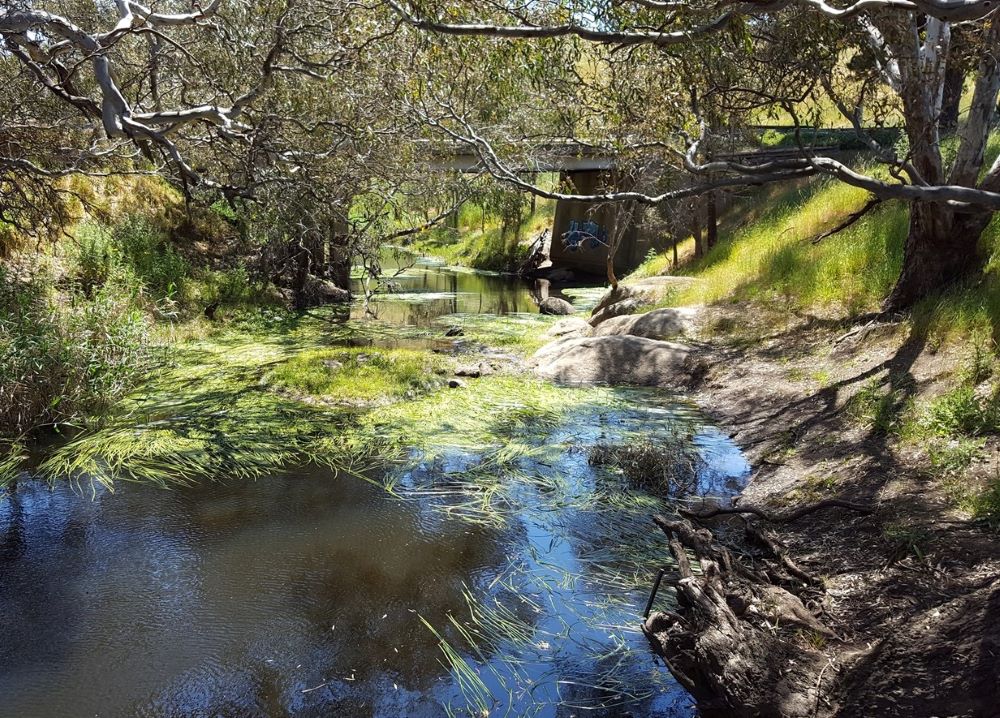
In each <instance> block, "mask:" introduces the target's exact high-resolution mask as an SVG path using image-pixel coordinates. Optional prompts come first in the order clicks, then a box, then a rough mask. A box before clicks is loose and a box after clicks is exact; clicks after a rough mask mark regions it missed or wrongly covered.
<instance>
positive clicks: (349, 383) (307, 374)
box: [265, 348, 446, 402]
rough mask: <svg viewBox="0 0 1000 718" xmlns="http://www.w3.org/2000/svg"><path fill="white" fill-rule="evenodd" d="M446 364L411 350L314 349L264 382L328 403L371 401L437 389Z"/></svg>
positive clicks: (279, 367)
mask: <svg viewBox="0 0 1000 718" xmlns="http://www.w3.org/2000/svg"><path fill="white" fill-rule="evenodd" d="M445 368H446V364H445V362H444V361H443V360H442V359H441V358H440V357H438V356H436V355H434V354H429V353H428V352H420V351H415V350H412V349H392V350H379V349H367V348H365V349H361V348H355V349H315V350H311V351H307V352H302V353H301V354H299V355H297V356H295V357H293V358H292V359H289V360H288V361H286V362H283V363H282V364H280V365H279V366H278V367H276V368H275V369H274V370H272V371H271V372H270V373H269V374H268V375H266V376H265V380H266V381H268V382H269V383H273V384H274V385H275V386H278V387H281V388H285V389H290V390H292V391H302V392H305V393H307V394H310V395H312V396H314V397H323V398H328V399H331V400H333V401H338V400H341V397H343V400H344V401H349V402H372V401H379V400H392V399H399V398H403V397H407V396H414V395H416V394H417V393H419V392H424V391H429V390H432V389H439V388H441V386H442V384H443V383H444V382H443V380H442V379H441V375H442V374H444V373H445Z"/></svg>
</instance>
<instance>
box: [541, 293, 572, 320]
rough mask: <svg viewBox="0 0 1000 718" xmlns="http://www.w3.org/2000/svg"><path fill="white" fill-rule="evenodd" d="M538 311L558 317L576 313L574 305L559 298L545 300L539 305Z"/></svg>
mask: <svg viewBox="0 0 1000 718" xmlns="http://www.w3.org/2000/svg"><path fill="white" fill-rule="evenodd" d="M538 311H539V312H541V313H542V314H555V315H557V316H567V315H569V314H574V313H576V309H575V308H574V307H573V305H572V304H570V303H569V302H567V301H566V300H565V299H560V298H559V297H549V298H548V299H543V300H542V301H541V303H540V304H539V305H538Z"/></svg>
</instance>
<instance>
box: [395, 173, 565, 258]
mask: <svg viewBox="0 0 1000 718" xmlns="http://www.w3.org/2000/svg"><path fill="white" fill-rule="evenodd" d="M538 181H539V184H540V185H541V186H545V187H551V186H554V185H555V183H556V182H557V181H558V175H555V174H545V175H542V176H541V177H540V178H539V180H538ZM555 210H556V203H555V201H553V200H546V199H537V200H534V201H532V200H530V199H528V198H527V197H526V196H525V195H523V194H512V193H511V192H510V191H499V192H498V191H494V192H493V193H489V194H486V195H484V196H483V197H481V198H475V199H471V200H469V201H467V202H465V203H463V204H462V205H461V207H460V208H459V210H458V212H457V216H456V217H454V219H453V220H452V221H451V222H450V224H448V223H443V224H440V225H438V226H436V227H433V228H432V229H428V230H426V231H424V232H421V233H420V234H418V235H416V236H415V237H414V238H413V239H412V240H411V241H410V242H408V243H407V244H406V246H407V247H408V248H409V249H411V250H412V251H414V252H417V253H420V254H427V255H430V256H434V257H439V258H441V259H443V260H444V261H445V262H447V263H448V264H451V265H457V266H462V267H471V268H472V269H480V270H486V271H493V272H514V271H517V270H518V268H520V267H521V265H522V264H523V263H524V262H525V260H527V259H528V257H529V256H530V254H531V252H532V251H533V246H534V243H535V241H536V240H538V239H539V237H540V236H541V235H542V234H543V233H544V232H546V231H551V230H552V221H553V219H554V217H555ZM398 222H399V223H401V224H406V223H407V222H409V223H415V222H414V217H412V216H407V217H401V218H399V220H398Z"/></svg>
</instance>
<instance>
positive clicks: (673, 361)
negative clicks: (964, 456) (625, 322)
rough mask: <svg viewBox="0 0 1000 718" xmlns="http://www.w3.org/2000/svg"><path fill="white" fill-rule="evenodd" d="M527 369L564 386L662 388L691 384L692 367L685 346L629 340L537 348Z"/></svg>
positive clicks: (585, 341) (561, 343) (623, 337)
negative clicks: (606, 385) (598, 385)
mask: <svg viewBox="0 0 1000 718" xmlns="http://www.w3.org/2000/svg"><path fill="white" fill-rule="evenodd" d="M532 364H533V369H534V372H535V374H536V375H537V376H539V377H541V378H543V379H552V380H554V381H559V382H564V383H568V384H610V385H619V384H623V385H624V384H631V385H637V386H662V387H667V386H679V385H683V384H688V383H690V382H691V380H692V376H693V374H694V373H695V369H696V368H697V362H696V361H694V360H693V350H692V348H691V347H689V346H687V345H685V344H679V343H676V342H665V341H657V340H655V339H646V338H645V337H635V336H629V335H610V336H601V337H577V338H569V339H560V340H558V341H555V342H552V343H551V344H546V345H545V346H544V347H542V348H541V349H539V350H538V351H537V352H536V353H535V355H534V357H533V358H532Z"/></svg>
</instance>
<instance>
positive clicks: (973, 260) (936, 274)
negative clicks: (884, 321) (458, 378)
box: [882, 202, 992, 312]
mask: <svg viewBox="0 0 1000 718" xmlns="http://www.w3.org/2000/svg"><path fill="white" fill-rule="evenodd" d="M991 217H992V213H990V212H975V213H966V212H957V211H956V210H953V209H950V208H948V207H946V206H945V205H943V204H941V203H938V202H914V203H913V204H912V205H911V207H910V228H909V231H908V233H907V236H906V245H905V246H904V249H903V267H902V269H901V271H900V274H899V279H898V280H897V281H896V286H895V287H894V288H893V290H892V292H891V293H890V294H889V296H888V297H887V298H886V300H885V302H884V303H883V305H882V309H883V310H884V311H886V312H895V311H900V310H903V309H906V308H908V307H910V306H912V305H913V304H914V303H916V302H918V301H920V300H921V299H923V298H924V297H926V296H928V295H929V294H932V293H933V292H936V291H938V290H940V289H943V288H945V287H947V286H948V285H950V284H953V283H954V282H956V281H958V280H961V279H964V278H965V277H968V276H969V275H970V274H971V273H972V272H973V271H975V270H977V269H980V268H981V267H982V264H983V259H984V258H983V255H982V253H981V252H980V250H979V238H980V236H981V235H982V233H983V230H984V229H986V225H987V224H989V221H990V218H991Z"/></svg>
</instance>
